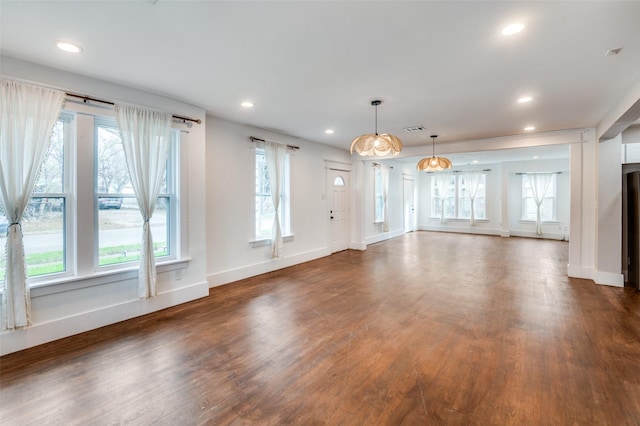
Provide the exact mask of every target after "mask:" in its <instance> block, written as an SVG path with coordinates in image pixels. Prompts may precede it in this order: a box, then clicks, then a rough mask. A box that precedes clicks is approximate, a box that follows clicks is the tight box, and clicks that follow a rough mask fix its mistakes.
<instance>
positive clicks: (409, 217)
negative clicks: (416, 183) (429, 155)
mask: <svg viewBox="0 0 640 426" xmlns="http://www.w3.org/2000/svg"><path fill="white" fill-rule="evenodd" d="M402 194H403V201H404V232H413V231H415V227H416V226H415V223H416V221H415V208H414V204H413V179H406V178H405V179H402Z"/></svg>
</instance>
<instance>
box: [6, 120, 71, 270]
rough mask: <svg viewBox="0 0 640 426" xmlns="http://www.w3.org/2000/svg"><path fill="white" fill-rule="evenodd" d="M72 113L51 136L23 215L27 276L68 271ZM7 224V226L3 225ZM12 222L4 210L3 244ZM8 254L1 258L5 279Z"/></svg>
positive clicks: (61, 121) (59, 124)
mask: <svg viewBox="0 0 640 426" xmlns="http://www.w3.org/2000/svg"><path fill="white" fill-rule="evenodd" d="M72 119H73V116H72V115H71V114H62V115H61V117H60V119H59V120H58V121H57V122H56V124H55V125H54V128H53V133H52V135H51V143H50V146H49V151H48V153H47V157H46V158H45V161H44V163H43V165H42V169H41V171H40V175H39V177H38V181H37V182H36V184H35V187H34V191H33V194H32V196H31V198H30V199H29V202H28V204H27V207H26V209H25V211H24V214H23V216H22V234H23V236H24V240H23V241H24V252H25V263H26V267H27V276H28V277H29V278H34V277H38V276H42V275H47V274H54V273H62V272H65V271H66V270H67V250H66V248H67V247H66V230H67V226H66V218H67V209H68V207H67V204H68V203H67V199H68V196H69V187H70V184H71V179H70V173H69V171H68V170H67V168H68V166H69V162H68V161H66V159H67V158H68V157H69V155H68V153H69V150H70V143H69V141H70V135H71V121H72ZM3 224H5V225H6V226H3ZM7 227H8V223H7V220H6V217H5V216H4V212H0V245H2V247H4V246H5V244H6V233H7V229H6V228H7ZM5 264H6V256H2V257H1V258H0V280H2V279H4V273H5V272H4V271H5Z"/></svg>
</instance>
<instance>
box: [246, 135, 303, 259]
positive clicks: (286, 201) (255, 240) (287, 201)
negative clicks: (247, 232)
mask: <svg viewBox="0 0 640 426" xmlns="http://www.w3.org/2000/svg"><path fill="white" fill-rule="evenodd" d="M258 150H261V151H263V153H264V148H263V147H262V146H259V145H258V146H255V147H254V148H253V152H252V154H253V179H252V181H251V183H252V188H253V198H252V199H253V203H255V200H256V197H257V194H256V175H255V173H256V156H257V153H258ZM291 156H292V155H291V154H290V153H289V152H287V159H286V166H285V190H284V191H283V194H282V200H280V203H281V206H282V207H283V208H282V212H281V213H282V214H281V220H282V221H283V222H284V223H286V225H288V226H282V224H281V227H282V228H283V229H282V232H283V234H282V239H283V242H289V241H291V240H293V236H294V234H293V232H292V229H293V225H292V222H291ZM284 207H287V209H286V210H287V211H286V212H285V211H284V210H285V209H284ZM251 229H252V232H251V239H250V240H249V244H250V245H251V246H252V247H260V246H265V245H268V244H271V237H264V238H260V237H258V236H257V235H256V233H257V230H256V212H255V204H254V210H253V214H252V215H251Z"/></svg>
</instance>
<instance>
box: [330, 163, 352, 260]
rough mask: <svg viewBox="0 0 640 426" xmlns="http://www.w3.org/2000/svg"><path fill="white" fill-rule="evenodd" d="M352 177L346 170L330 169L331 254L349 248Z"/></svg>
mask: <svg viewBox="0 0 640 426" xmlns="http://www.w3.org/2000/svg"><path fill="white" fill-rule="evenodd" d="M349 178H350V175H349V172H347V171H344V170H333V169H329V174H328V186H329V190H328V191H327V192H328V193H329V194H330V197H331V199H330V203H329V209H330V210H329V218H330V220H331V253H335V252H338V251H342V250H346V249H348V248H349V240H350V238H351V226H350V223H351V214H350V213H351V211H350V203H351V197H350V179H349Z"/></svg>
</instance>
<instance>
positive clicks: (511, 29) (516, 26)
mask: <svg viewBox="0 0 640 426" xmlns="http://www.w3.org/2000/svg"><path fill="white" fill-rule="evenodd" d="M523 29H524V24H523V23H521V22H516V23H513V24H509V25H507V26H506V27H504V28H503V29H502V34H503V35H513V34H516V33H519V32H520V31H522V30H523Z"/></svg>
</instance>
